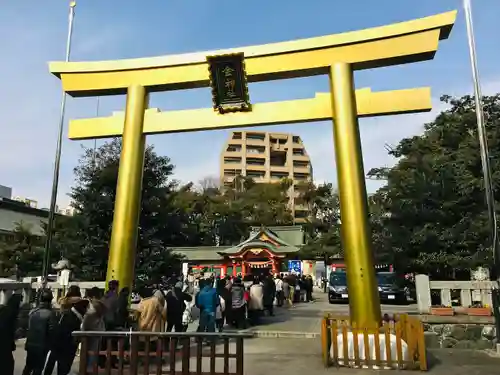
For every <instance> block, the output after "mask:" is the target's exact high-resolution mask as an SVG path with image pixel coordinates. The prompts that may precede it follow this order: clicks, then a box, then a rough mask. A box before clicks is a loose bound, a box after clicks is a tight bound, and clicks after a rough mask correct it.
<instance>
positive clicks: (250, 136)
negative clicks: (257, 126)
mask: <svg viewBox="0 0 500 375" xmlns="http://www.w3.org/2000/svg"><path fill="white" fill-rule="evenodd" d="M247 139H255V140H258V141H263V140H264V139H266V134H264V133H247Z"/></svg>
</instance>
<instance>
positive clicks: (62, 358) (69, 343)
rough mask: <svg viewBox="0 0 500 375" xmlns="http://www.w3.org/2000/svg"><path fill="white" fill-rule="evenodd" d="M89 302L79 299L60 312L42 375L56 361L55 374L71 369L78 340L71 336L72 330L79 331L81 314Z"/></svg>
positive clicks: (48, 372) (49, 373) (50, 368)
mask: <svg viewBox="0 0 500 375" xmlns="http://www.w3.org/2000/svg"><path fill="white" fill-rule="evenodd" d="M89 303H90V301H89V300H87V299H80V300H79V301H78V302H75V303H74V304H73V307H71V309H69V310H66V311H64V312H63V313H62V314H61V317H60V319H59V324H58V325H57V329H56V331H55V335H54V340H53V341H52V345H51V347H50V350H51V352H50V355H49V359H48V361H47V365H46V366H45V371H44V375H51V374H52V372H53V371H54V366H55V364H56V362H57V375H68V374H69V372H70V371H71V366H72V365H73V361H74V360H75V356H76V351H77V349H78V340H76V339H75V338H74V337H73V332H75V331H81V326H82V322H83V316H84V315H85V313H86V312H87V309H88V307H89Z"/></svg>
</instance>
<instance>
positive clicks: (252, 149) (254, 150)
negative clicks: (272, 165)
mask: <svg viewBox="0 0 500 375" xmlns="http://www.w3.org/2000/svg"><path fill="white" fill-rule="evenodd" d="M265 152H266V148H265V147H264V146H247V153H248V154H264V153H265Z"/></svg>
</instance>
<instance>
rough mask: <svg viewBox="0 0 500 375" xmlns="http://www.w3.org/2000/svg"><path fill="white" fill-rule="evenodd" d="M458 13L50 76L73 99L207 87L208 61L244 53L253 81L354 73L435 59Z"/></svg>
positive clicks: (67, 66)
mask: <svg viewBox="0 0 500 375" xmlns="http://www.w3.org/2000/svg"><path fill="white" fill-rule="evenodd" d="M455 18H456V11H452V12H447V13H442V14H438V15H435V16H431V17H426V18H421V19H417V20H412V21H407V22H401V23H396V24H392V25H387V26H381V27H375V28H371V29H365V30H360V31H354V32H348V33H342V34H336V35H328V36H323V37H316V38H309V39H302V40H296V41H289V42H282V43H271V44H266V45H260V46H252V47H243V48H235V49H228V50H218V51H207V52H199V53H191V54H182V55H173V56H163V57H154V58H143V59H131V60H116V61H98V62H52V63H50V71H51V72H52V73H53V74H55V75H56V76H59V77H61V80H62V83H63V88H64V90H65V91H66V92H68V93H69V94H70V95H73V96H94V95H97V94H99V95H107V94H115V93H123V92H125V90H126V88H127V87H128V86H130V85H133V84H138V85H142V86H145V87H147V88H148V90H158V91H159V90H172V89H183V88H193V87H207V86H208V84H209V77H208V73H207V69H208V64H207V63H206V56H210V55H221V54H234V53H244V54H245V57H246V58H245V65H246V71H247V75H248V78H249V82H256V81H264V80H271V79H280V78H290V77H303V76H310V75H315V74H326V73H327V72H328V67H329V66H330V64H331V63H332V62H335V61H341V62H348V63H351V64H353V68H354V69H370V68H375V67H380V66H388V65H394V64H401V63H408V62H415V61H422V60H427V59H431V58H432V57H433V56H434V53H435V52H436V50H437V47H438V41H439V39H445V38H447V37H448V35H449V33H450V31H451V28H452V26H453V24H454V22H455Z"/></svg>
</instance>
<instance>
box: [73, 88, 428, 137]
mask: <svg viewBox="0 0 500 375" xmlns="http://www.w3.org/2000/svg"><path fill="white" fill-rule="evenodd" d="M356 101H357V107H358V116H360V117H366V116H381V115H391V114H399V113H412V112H423V111H429V110H431V107H432V103H431V90H430V88H428V87H424V88H416V89H408V90H395V91H382V92H372V91H371V90H370V89H369V88H365V89H360V90H356ZM331 118H332V108H331V99H330V94H328V93H319V94H316V96H315V97H314V98H312V99H300V100H290V101H283V102H274V103H272V102H271V103H261V104H253V106H252V112H248V113H246V112H243V113H228V114H225V115H220V114H218V113H217V112H214V110H213V109H212V108H206V109H205V108H204V109H191V110H182V111H169V112H160V111H159V110H158V109H156V108H151V109H148V110H147V111H146V114H145V121H144V130H143V131H144V134H158V133H176V132H188V131H198V130H211V129H229V128H236V127H244V126H261V125H273V124H286V123H298V122H311V121H321V120H328V119H331ZM123 122H124V114H123V112H121V113H120V112H116V113H114V114H113V116H110V117H98V118H89V119H76V120H71V121H70V124H69V138H70V139H75V140H76V139H90V138H109V137H116V136H120V135H121V134H122V133H123Z"/></svg>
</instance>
